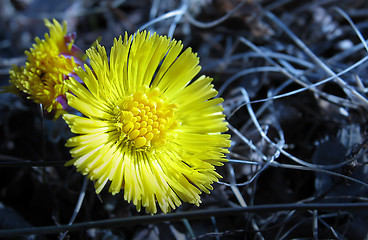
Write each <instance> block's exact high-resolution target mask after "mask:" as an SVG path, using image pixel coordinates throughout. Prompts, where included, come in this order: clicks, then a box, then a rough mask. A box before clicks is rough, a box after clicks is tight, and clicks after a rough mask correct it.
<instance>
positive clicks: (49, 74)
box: [9, 19, 83, 118]
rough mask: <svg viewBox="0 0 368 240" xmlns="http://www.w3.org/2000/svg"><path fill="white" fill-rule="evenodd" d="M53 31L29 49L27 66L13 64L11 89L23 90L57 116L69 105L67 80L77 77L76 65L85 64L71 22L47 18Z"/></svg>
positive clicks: (13, 90)
mask: <svg viewBox="0 0 368 240" xmlns="http://www.w3.org/2000/svg"><path fill="white" fill-rule="evenodd" d="M45 25H46V26H47V27H48V28H49V31H50V34H47V33H46V34H45V39H42V40H41V39H39V38H38V37H37V38H36V39H35V41H36V43H35V44H33V46H32V48H31V49H30V51H26V52H25V54H26V55H27V60H26V63H25V66H22V67H18V66H13V68H12V69H11V70H10V71H9V73H10V81H9V82H10V84H11V87H10V92H13V93H16V92H17V91H20V92H21V93H22V94H25V95H26V96H27V98H29V99H32V100H34V101H35V102H36V103H40V104H42V106H43V108H44V110H46V111H47V112H48V113H51V114H52V115H53V116H54V117H55V118H57V117H59V116H60V114H62V113H63V112H64V110H65V109H66V108H67V105H66V102H65V100H66V98H65V93H66V92H67V87H66V85H65V84H64V80H65V79H67V78H68V77H69V76H74V72H73V70H74V68H75V67H77V66H80V65H82V61H81V58H82V55H83V54H82V51H81V50H79V49H78V48H77V47H76V46H75V44H74V38H75V34H69V35H67V25H66V22H65V21H64V22H63V25H61V24H60V23H59V22H58V21H56V20H55V19H54V20H53V22H52V23H51V22H50V21H49V20H45Z"/></svg>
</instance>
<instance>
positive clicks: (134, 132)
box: [63, 31, 230, 214]
mask: <svg viewBox="0 0 368 240" xmlns="http://www.w3.org/2000/svg"><path fill="white" fill-rule="evenodd" d="M182 48H183V45H182V44H181V42H178V41H175V40H173V41H171V40H170V39H168V38H167V37H163V36H159V35H157V34H156V33H155V34H153V35H152V36H150V33H147V32H145V31H144V32H137V33H136V34H135V35H134V36H130V37H128V35H127V34H125V38H124V41H123V40H122V37H121V36H120V38H119V39H118V40H117V39H115V40H114V45H113V47H112V48H111V52H110V61H109V60H108V57H107V54H106V50H105V48H104V47H102V46H101V45H99V44H98V45H97V49H96V48H91V49H89V50H87V56H88V57H89V58H90V61H91V62H90V63H91V67H92V69H90V68H89V67H87V66H85V70H84V69H82V68H79V69H78V70H76V73H77V74H78V76H79V77H80V78H81V80H82V81H83V82H84V83H85V86H84V85H82V84H81V83H79V82H78V81H76V80H74V79H72V78H71V79H69V80H67V81H66V82H67V85H68V87H69V89H70V90H71V92H72V93H73V94H70V93H67V99H68V102H69V104H70V106H72V107H74V108H75V109H77V110H78V111H80V112H81V113H82V114H84V117H81V116H77V115H72V114H65V115H64V116H63V118H64V119H65V121H66V122H67V123H68V124H69V126H70V128H71V131H72V132H74V133H76V134H78V136H75V137H72V138H70V139H69V140H68V142H67V144H66V146H68V147H73V149H71V154H72V157H73V159H72V160H70V161H69V162H68V163H67V165H68V166H69V165H72V164H74V165H75V166H76V168H77V170H78V171H80V172H81V173H82V174H84V175H88V177H89V179H91V180H93V181H95V188H96V193H99V192H100V191H101V190H102V189H103V188H104V186H105V185H106V184H107V182H108V181H111V183H110V186H109V191H110V192H111V193H112V194H116V193H118V192H120V190H121V189H124V198H125V200H127V201H128V202H133V204H134V205H136V208H137V210H138V211H140V209H141V207H142V206H143V207H144V208H145V209H146V211H147V212H149V213H151V214H153V213H156V212H157V208H156V203H158V205H159V206H160V208H161V210H162V211H163V212H164V213H167V212H169V211H170V210H171V209H175V208H176V207H177V206H180V205H181V200H182V201H185V202H188V203H192V204H196V205H197V206H198V205H199V203H201V199H200V196H199V195H200V194H201V192H202V191H203V192H205V193H209V190H212V189H213V188H212V186H211V184H212V183H213V182H216V181H218V178H220V177H221V176H220V175H219V174H218V173H217V172H216V169H215V167H214V166H221V165H223V164H222V162H224V161H226V159H225V158H224V153H227V152H228V150H227V147H229V146H230V140H229V137H230V136H229V135H227V134H222V132H225V131H226V130H227V123H226V122H225V120H224V115H223V113H222V110H223V108H222V106H221V105H220V103H221V102H222V101H223V99H221V98H214V97H215V96H216V95H217V91H216V90H215V89H214V88H213V85H212V84H211V81H212V79H211V78H209V77H206V76H201V77H199V78H198V79H196V80H195V81H193V82H191V81H192V80H193V78H194V77H195V76H196V75H197V74H198V72H199V71H200V66H198V63H199V59H198V57H197V55H196V54H194V53H193V52H192V50H191V49H190V48H188V49H186V50H185V51H184V52H182V53H181V54H180V52H181V51H182ZM179 54H180V55H179Z"/></svg>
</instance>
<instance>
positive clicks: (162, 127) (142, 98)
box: [117, 89, 179, 148]
mask: <svg viewBox="0 0 368 240" xmlns="http://www.w3.org/2000/svg"><path fill="white" fill-rule="evenodd" d="M159 95H161V94H160V91H159V90H158V89H153V90H151V91H150V92H148V93H145V92H143V91H140V92H135V93H134V94H132V95H130V96H128V97H126V98H125V99H124V100H123V101H122V102H121V103H120V104H118V107H117V109H118V113H117V114H118V115H117V116H118V119H117V122H118V123H117V126H118V128H120V132H121V136H122V137H123V139H124V140H125V141H128V142H130V143H131V144H132V145H133V146H134V147H136V148H144V147H145V148H147V147H152V146H161V145H163V144H165V143H166V141H167V138H168V135H170V132H171V131H172V130H173V129H175V128H176V127H177V126H178V124H179V123H178V121H176V120H174V113H175V111H176V109H177V105H176V104H168V103H167V102H166V101H165V100H164V99H162V98H159Z"/></svg>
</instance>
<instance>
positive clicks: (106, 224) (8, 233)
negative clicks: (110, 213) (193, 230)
mask: <svg viewBox="0 0 368 240" xmlns="http://www.w3.org/2000/svg"><path fill="white" fill-rule="evenodd" d="M307 210H320V211H339V210H340V211H341V210H345V211H348V210H359V211H368V202H361V203H341V202H339V203H309V204H299V203H290V204H267V205H255V206H248V207H235V208H220V209H207V210H197V211H189V212H177V213H169V214H160V215H152V216H151V215H146V216H134V217H124V218H115V219H105V220H98V221H89V222H81V223H74V224H73V225H68V224H66V225H59V226H43V227H29V228H16V229H5V230H0V237H15V236H22V235H31V234H35V235H42V234H55V233H59V232H63V231H83V230H86V229H90V228H117V227H121V226H132V225H138V224H139V225H141V224H144V223H157V222H165V221H181V220H182V219H184V218H187V219H203V218H209V217H211V216H216V217H219V216H233V215H242V214H245V213H264V212H278V211H307Z"/></svg>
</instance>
